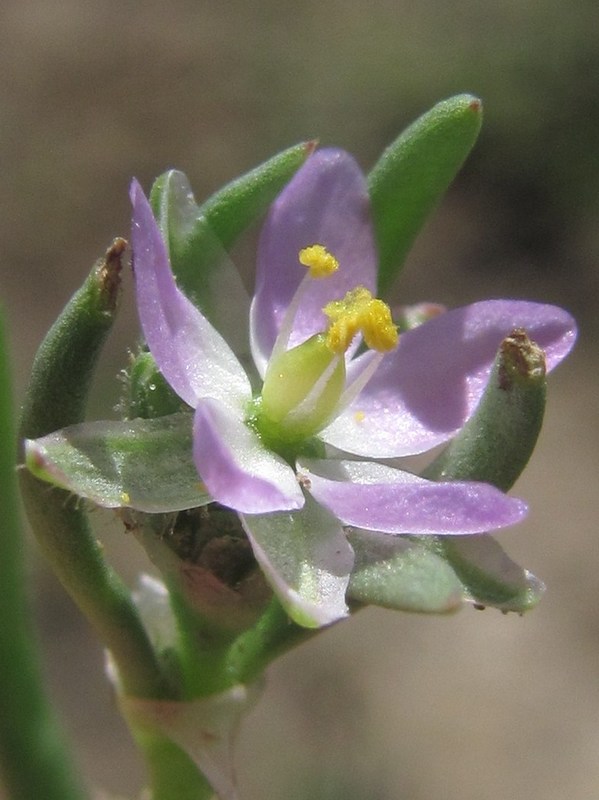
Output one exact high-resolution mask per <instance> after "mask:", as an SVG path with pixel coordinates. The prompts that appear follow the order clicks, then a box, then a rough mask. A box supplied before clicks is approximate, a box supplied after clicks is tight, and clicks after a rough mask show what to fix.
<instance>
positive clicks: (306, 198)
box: [250, 149, 377, 374]
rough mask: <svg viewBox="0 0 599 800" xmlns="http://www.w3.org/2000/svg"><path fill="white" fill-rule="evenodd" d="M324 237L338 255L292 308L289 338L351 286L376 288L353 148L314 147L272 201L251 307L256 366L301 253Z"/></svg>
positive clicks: (272, 335) (287, 297)
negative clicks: (296, 309)
mask: <svg viewBox="0 0 599 800" xmlns="http://www.w3.org/2000/svg"><path fill="white" fill-rule="evenodd" d="M311 244H322V245H324V246H325V247H326V248H327V249H328V250H329V251H330V252H332V253H333V254H334V255H335V256H336V257H337V259H338V260H339V265H340V266H339V269H338V270H337V272H336V273H334V274H333V275H332V276H331V277H329V278H323V279H320V280H314V281H313V282H312V285H311V286H310V287H308V290H307V292H306V294H305V296H304V297H303V300H302V303H301V307H300V311H299V313H298V314H297V316H296V319H295V325H294V328H293V331H292V335H291V339H290V346H294V345H296V344H299V343H301V342H302V341H304V340H305V339H307V338H308V337H309V336H311V335H312V334H314V333H317V332H319V331H321V330H323V329H324V328H325V327H326V323H327V320H326V317H325V316H324V314H323V313H322V308H323V306H324V305H326V303H328V302H329V301H330V300H336V299H338V298H341V297H343V296H344V295H345V294H346V292H348V291H349V290H350V289H353V288H355V287H356V286H359V285H360V286H365V287H366V288H367V289H370V290H371V291H373V292H374V291H375V286H376V264H377V257H376V248H375V244H374V237H373V233H372V228H371V223H370V212H369V200H368V190H367V187H366V181H365V179H364V176H363V175H362V172H361V170H360V168H359V167H358V165H357V164H356V162H355V161H354V159H353V158H352V156H350V155H349V154H348V153H345V152H344V151H342V150H332V149H331V150H318V151H317V152H316V153H315V154H314V155H312V156H310V158H309V159H308V160H307V161H306V163H305V165H304V166H303V167H302V168H301V169H300V170H298V172H297V173H296V175H295V176H294V177H293V178H292V180H291V181H290V182H289V184H288V185H287V186H286V188H285V189H284V190H283V191H282V192H281V194H280V195H279V197H278V198H277V200H276V201H275V202H274V203H273V205H272V207H271V210H270V212H269V215H268V218H267V220H266V222H265V224H264V227H263V229H262V234H261V237H260V244H259V248H258V263H257V275H256V292H255V297H254V300H253V302H252V309H251V318H250V325H251V340H252V352H253V354H254V360H255V361H256V366H257V367H258V369H259V371H260V372H261V374H264V370H265V365H266V362H267V361H268V358H269V356H270V353H271V351H272V348H273V345H274V342H275V339H276V337H277V334H278V332H279V330H280V327H281V321H282V319H283V316H284V314H285V311H286V310H287V307H288V305H289V303H290V301H291V298H292V297H293V295H294V294H295V291H296V289H297V287H298V285H299V283H300V281H301V280H302V278H303V277H304V275H305V274H306V268H305V267H303V266H302V265H301V264H300V263H299V261H298V253H299V251H300V250H301V249H303V248H304V247H307V246H308V245H311Z"/></svg>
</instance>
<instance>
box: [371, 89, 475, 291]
mask: <svg viewBox="0 0 599 800" xmlns="http://www.w3.org/2000/svg"><path fill="white" fill-rule="evenodd" d="M481 124H482V104H481V101H480V100H479V99H478V98H476V97H473V96H472V95H469V94H462V95H457V96H456V97H451V98H449V99H448V100H444V101H442V102H440V103H438V104H437V105H435V106H433V108H432V109H431V110H430V111H428V112H427V113H426V114H423V116H421V117H419V118H418V119H417V120H416V121H415V122H414V123H412V125H410V126H409V127H408V128H407V129H406V130H405V131H404V132H403V133H402V134H400V136H399V137H398V138H397V139H396V140H395V142H393V144H391V145H390V146H389V147H388V148H387V149H386V150H385V152H384V153H383V155H382V156H381V158H380V159H379V161H378V162H377V163H376V165H375V166H374V168H373V169H372V171H371V173H370V175H369V176H368V186H369V192H370V199H371V203H372V214H373V222H374V227H375V233H376V239H377V244H378V248H379V283H378V292H379V295H381V296H384V295H385V293H386V292H388V291H389V289H390V287H391V285H392V283H393V281H394V280H395V278H396V277H397V276H398V275H399V272H400V270H401V268H402V266H403V263H404V260H405V257H406V255H407V253H408V251H409V249H410V247H411V246H412V243H413V241H414V239H415V238H416V236H417V234H418V232H419V231H420V229H421V228H422V226H423V224H424V222H425V221H426V219H427V217H428V216H429V214H430V213H431V212H432V211H433V209H434V208H435V206H436V205H437V203H438V202H439V200H440V199H441V197H442V196H443V194H444V193H445V191H446V190H447V188H448V186H449V184H450V183H451V181H452V180H453V179H454V177H455V175H456V174H457V172H458V171H459V169H460V167H461V166H462V164H463V162H464V160H465V159H466V156H467V155H468V153H469V152H470V150H471V149H472V146H473V145H474V143H475V141H476V138H477V136H478V133H479V130H480V127H481Z"/></svg>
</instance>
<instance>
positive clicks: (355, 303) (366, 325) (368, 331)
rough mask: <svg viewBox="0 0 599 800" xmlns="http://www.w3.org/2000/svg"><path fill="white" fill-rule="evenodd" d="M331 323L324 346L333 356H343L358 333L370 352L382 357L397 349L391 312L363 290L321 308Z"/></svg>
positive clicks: (354, 291)
mask: <svg viewBox="0 0 599 800" xmlns="http://www.w3.org/2000/svg"><path fill="white" fill-rule="evenodd" d="M323 311H324V313H325V314H326V315H327V317H328V318H329V319H330V320H331V325H330V327H329V330H328V333H327V345H328V346H329V347H330V348H331V350H332V351H333V352H334V353H344V352H345V351H346V350H347V348H348V347H349V346H350V344H351V342H352V339H353V338H354V336H355V335H356V334H357V333H362V335H363V336H364V339H365V341H366V344H367V345H368V347H369V348H370V349H371V350H377V351H378V352H380V353H386V352H388V351H389V350H393V348H394V347H396V345H397V341H398V338H399V335H398V333H397V327H396V326H395V325H394V323H393V319H392V317H391V310H390V309H389V306H388V305H387V304H386V303H384V302H383V301H382V300H379V299H378V298H376V297H373V296H372V294H371V293H370V292H369V291H368V289H365V288H364V287H363V286H358V287H356V288H355V289H352V291H350V292H348V293H347V294H346V295H345V297H344V298H343V299H341V300H334V301H333V302H331V303H327V305H326V306H325V307H324V308H323Z"/></svg>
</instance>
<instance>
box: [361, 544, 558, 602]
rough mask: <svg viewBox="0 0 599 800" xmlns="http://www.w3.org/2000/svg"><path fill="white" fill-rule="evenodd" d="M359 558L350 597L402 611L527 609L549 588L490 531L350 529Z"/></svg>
mask: <svg viewBox="0 0 599 800" xmlns="http://www.w3.org/2000/svg"><path fill="white" fill-rule="evenodd" d="M348 539H349V541H350V542H351V544H352V546H353V548H354V551H355V554H356V562H355V566H354V570H353V571H352V576H351V579H350V583H349V588H348V593H347V596H348V599H349V600H353V601H354V602H357V603H360V604H364V605H377V606H382V607H383V608H392V609H395V610H398V611H417V612H421V613H434V614H443V613H447V612H451V611H457V610H458V609H459V608H461V607H462V606H463V605H465V604H467V605H474V606H478V607H483V606H485V607H486V606H492V607H494V608H498V609H500V610H501V611H505V612H507V611H515V612H517V613H520V614H522V613H524V612H525V611H528V610H529V609H531V608H533V607H534V606H535V605H536V604H537V603H538V602H539V600H540V599H541V597H542V595H543V592H544V590H545V587H544V585H543V583H542V582H541V581H539V580H538V578H536V577H535V576H534V575H532V573H530V572H529V571H528V570H525V569H522V567H520V566H518V564H516V563H515V562H514V561H512V560H511V559H510V558H509V557H508V556H507V555H506V554H505V552H504V551H503V549H502V548H501V547H500V546H499V545H498V544H497V542H496V541H495V539H493V538H492V537H491V536H489V535H484V536H444V537H433V536H426V537H424V536H420V537H418V536H398V537H392V536H389V535H388V534H381V533H371V532H367V531H360V533H359V535H357V534H354V533H352V532H350V533H349V534H348Z"/></svg>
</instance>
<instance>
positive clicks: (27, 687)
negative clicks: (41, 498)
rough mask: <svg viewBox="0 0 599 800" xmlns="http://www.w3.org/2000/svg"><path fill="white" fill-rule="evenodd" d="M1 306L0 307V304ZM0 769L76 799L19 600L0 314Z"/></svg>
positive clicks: (44, 793)
mask: <svg viewBox="0 0 599 800" xmlns="http://www.w3.org/2000/svg"><path fill="white" fill-rule="evenodd" d="M0 311H1V309H0ZM0 442H1V443H2V444H1V445H0V497H1V498H2V534H1V535H0V564H1V565H2V592H1V595H2V624H1V625H0V675H1V676H2V680H1V681H0V771H1V773H2V776H3V779H4V785H5V788H6V790H7V792H8V794H9V795H10V796H11V797H12V798H15V800H17V799H18V798H23V799H24V798H34V797H40V798H41V797H43V798H45V800H83V798H84V797H85V792H84V790H83V788H82V787H80V786H79V785H78V776H76V773H75V769H74V765H73V764H71V759H70V756H69V753H68V750H67V747H66V745H65V742H64V738H63V733H62V731H61V730H60V726H59V724H58V722H57V720H56V719H55V716H54V710H53V709H52V707H51V704H50V702H49V700H48V697H47V696H46V693H45V686H44V681H43V678H42V675H41V671H40V668H39V654H38V651H37V642H36V637H35V633H34V630H33V623H32V619H31V609H30V608H29V605H28V602H27V596H26V592H27V575H26V570H25V564H24V548H23V544H24V536H23V531H22V527H21V521H20V518H19V500H18V490H17V473H16V470H15V459H14V457H15V453H16V437H15V431H14V428H13V408H12V396H11V381H10V375H9V365H8V348H7V347H6V342H5V338H4V320H3V317H2V314H0Z"/></svg>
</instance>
